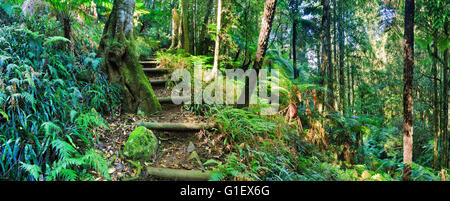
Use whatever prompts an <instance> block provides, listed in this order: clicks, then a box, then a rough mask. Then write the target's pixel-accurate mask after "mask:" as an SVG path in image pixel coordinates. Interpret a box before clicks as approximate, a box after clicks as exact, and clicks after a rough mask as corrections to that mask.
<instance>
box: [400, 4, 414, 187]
mask: <svg viewBox="0 0 450 201" xmlns="http://www.w3.org/2000/svg"><path fill="white" fill-rule="evenodd" d="M414 7H415V5H414V0H406V2H405V34H404V55H403V58H404V69H403V73H404V74H403V76H404V80H403V85H404V88H403V165H404V166H403V180H405V181H406V180H410V179H411V163H412V159H413V158H412V157H413V154H412V153H413V86H414V85H413V76H414Z"/></svg>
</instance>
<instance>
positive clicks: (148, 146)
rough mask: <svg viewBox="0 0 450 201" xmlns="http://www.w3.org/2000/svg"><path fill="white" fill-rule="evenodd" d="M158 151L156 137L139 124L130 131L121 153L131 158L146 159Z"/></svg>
mask: <svg viewBox="0 0 450 201" xmlns="http://www.w3.org/2000/svg"><path fill="white" fill-rule="evenodd" d="M157 151H158V138H156V136H155V135H154V134H153V132H152V131H151V130H148V129H147V128H145V127H143V126H139V127H138V128H136V130H134V131H133V132H131V134H130V136H129V137H128V140H127V142H126V143H125V148H124V150H123V154H124V155H125V156H126V157H128V158H130V159H132V160H142V161H148V160H149V159H150V158H151V157H152V156H154V155H155V154H156V152H157Z"/></svg>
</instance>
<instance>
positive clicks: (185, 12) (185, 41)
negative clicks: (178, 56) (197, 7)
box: [180, 0, 192, 54]
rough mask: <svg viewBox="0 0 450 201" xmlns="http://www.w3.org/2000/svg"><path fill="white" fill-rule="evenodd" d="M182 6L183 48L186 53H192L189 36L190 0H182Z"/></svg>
mask: <svg viewBox="0 0 450 201" xmlns="http://www.w3.org/2000/svg"><path fill="white" fill-rule="evenodd" d="M180 6H181V21H182V23H181V24H182V27H183V49H184V50H185V51H186V53H189V54H192V51H191V40H190V38H189V21H188V6H189V1H188V0H180Z"/></svg>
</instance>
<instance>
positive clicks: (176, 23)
mask: <svg viewBox="0 0 450 201" xmlns="http://www.w3.org/2000/svg"><path fill="white" fill-rule="evenodd" d="M179 26H180V17H179V16H178V11H177V9H175V8H174V9H173V10H172V44H171V45H170V49H172V48H176V47H177V45H178V41H179V39H178V38H179V37H180V35H179V33H178V31H179V29H180V28H179Z"/></svg>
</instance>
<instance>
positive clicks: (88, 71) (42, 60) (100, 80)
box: [0, 18, 120, 180]
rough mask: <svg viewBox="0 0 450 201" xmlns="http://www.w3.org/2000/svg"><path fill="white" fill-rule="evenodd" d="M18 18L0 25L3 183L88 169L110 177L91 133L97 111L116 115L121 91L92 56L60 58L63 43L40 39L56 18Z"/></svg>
mask: <svg viewBox="0 0 450 201" xmlns="http://www.w3.org/2000/svg"><path fill="white" fill-rule="evenodd" d="M22 20H23V22H25V23H23V24H15V23H13V24H12V25H10V26H3V25H0V26H1V27H0V41H1V42H0V49H1V54H0V55H1V56H0V86H1V89H2V90H1V91H0V108H2V109H1V111H2V112H1V114H2V118H1V119H0V121H1V122H2V123H1V126H0V129H1V132H0V156H1V157H2V160H1V161H0V164H1V169H0V178H2V179H11V180H85V179H92V175H91V173H89V172H88V171H87V170H88V169H90V168H92V169H96V170H98V171H99V172H100V173H101V174H102V175H103V176H104V177H105V178H109V176H108V172H107V169H108V168H107V163H106V162H105V161H104V160H103V159H102V157H101V156H100V155H98V154H97V153H96V152H95V151H94V150H92V149H91V148H90V147H91V145H92V142H93V140H95V138H93V136H91V132H90V130H91V129H92V128H94V127H97V126H103V127H106V124H105V122H104V120H103V119H102V117H101V116H100V115H99V113H98V112H97V111H99V112H102V113H105V114H107V113H110V114H113V113H115V111H116V110H117V108H116V106H115V105H118V104H117V103H118V102H119V100H120V97H119V94H120V93H119V92H120V91H119V90H120V89H118V88H116V87H113V86H110V85H109V84H108V82H107V80H106V76H105V75H103V74H102V73H100V71H99V64H100V62H101V60H100V59H98V58H95V54H90V55H86V54H83V56H80V57H79V58H76V57H75V56H74V55H72V54H66V53H64V50H63V48H64V46H63V44H64V43H69V42H70V41H68V40H67V39H66V38H63V37H59V36H46V35H44V34H43V33H47V32H48V31H49V30H52V29H53V28H54V27H56V25H55V24H56V22H55V21H52V20H48V19H47V18H43V19H41V20H37V21H35V20H36V19H35V18H23V19H22ZM83 73H84V74H83ZM83 75H89V76H88V77H86V76H83ZM81 77H83V79H80V78H81ZM81 148H83V149H81Z"/></svg>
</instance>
